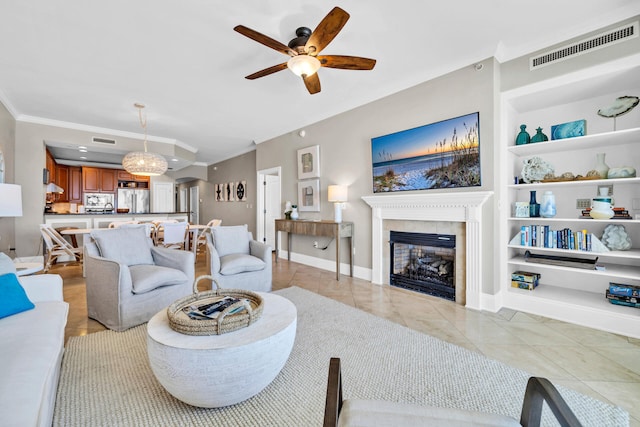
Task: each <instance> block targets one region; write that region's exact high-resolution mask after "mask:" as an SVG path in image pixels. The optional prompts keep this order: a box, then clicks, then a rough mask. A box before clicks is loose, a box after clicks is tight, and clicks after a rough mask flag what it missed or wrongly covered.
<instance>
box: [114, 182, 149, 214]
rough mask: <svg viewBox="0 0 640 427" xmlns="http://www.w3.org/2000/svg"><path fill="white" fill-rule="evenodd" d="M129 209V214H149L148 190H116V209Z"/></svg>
mask: <svg viewBox="0 0 640 427" xmlns="http://www.w3.org/2000/svg"><path fill="white" fill-rule="evenodd" d="M123 208H129V213H149V190H141V189H135V188H118V209H123Z"/></svg>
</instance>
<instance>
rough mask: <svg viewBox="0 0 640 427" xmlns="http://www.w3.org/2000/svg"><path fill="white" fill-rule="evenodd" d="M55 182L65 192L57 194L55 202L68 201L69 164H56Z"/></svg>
mask: <svg viewBox="0 0 640 427" xmlns="http://www.w3.org/2000/svg"><path fill="white" fill-rule="evenodd" d="M53 182H54V183H55V184H56V185H57V186H58V187H60V188H62V189H63V190H64V192H63V193H59V194H55V195H54V201H55V202H68V201H69V166H65V165H56V166H55V178H54V180H53Z"/></svg>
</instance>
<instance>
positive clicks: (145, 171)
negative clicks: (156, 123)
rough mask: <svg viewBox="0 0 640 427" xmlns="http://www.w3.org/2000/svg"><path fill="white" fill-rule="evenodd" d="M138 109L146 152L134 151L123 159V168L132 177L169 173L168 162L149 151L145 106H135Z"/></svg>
mask: <svg viewBox="0 0 640 427" xmlns="http://www.w3.org/2000/svg"><path fill="white" fill-rule="evenodd" d="M133 105H134V106H135V107H136V108H137V109H138V117H139V118H140V126H142V129H144V151H132V152H130V153H128V154H127V155H126V156H124V158H123V159H122V166H123V167H124V169H125V170H126V171H127V172H129V173H130V174H131V175H143V176H158V175H162V174H163V173H165V172H166V171H167V167H168V165H167V161H166V160H165V158H164V157H162V156H161V155H160V154H156V153H150V152H148V151H147V115H146V114H145V115H144V118H143V116H142V109H143V108H144V104H138V103H136V104H133Z"/></svg>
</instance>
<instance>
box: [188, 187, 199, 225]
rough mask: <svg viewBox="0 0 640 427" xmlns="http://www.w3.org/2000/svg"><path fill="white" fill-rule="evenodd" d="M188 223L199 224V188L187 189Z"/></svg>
mask: <svg viewBox="0 0 640 427" xmlns="http://www.w3.org/2000/svg"><path fill="white" fill-rule="evenodd" d="M189 222H190V223H191V224H200V188H199V187H197V186H195V187H189Z"/></svg>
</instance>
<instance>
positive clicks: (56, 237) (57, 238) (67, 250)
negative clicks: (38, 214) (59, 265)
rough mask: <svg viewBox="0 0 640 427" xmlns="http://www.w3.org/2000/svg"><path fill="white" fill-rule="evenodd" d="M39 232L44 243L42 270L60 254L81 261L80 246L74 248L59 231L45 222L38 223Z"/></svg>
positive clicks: (49, 266)
mask: <svg viewBox="0 0 640 427" xmlns="http://www.w3.org/2000/svg"><path fill="white" fill-rule="evenodd" d="M40 234H41V235H42V240H44V244H45V250H46V254H45V263H44V272H45V273H46V272H47V271H49V269H50V268H51V265H52V264H53V262H54V261H56V260H57V259H58V257H61V256H65V255H67V256H70V257H71V258H72V259H73V260H74V261H79V262H82V248H76V247H73V246H72V245H71V243H69V242H68V241H66V240H65V239H64V238H63V237H62V235H60V233H58V232H57V231H56V230H55V229H54V228H53V227H51V226H50V225H47V224H40Z"/></svg>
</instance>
